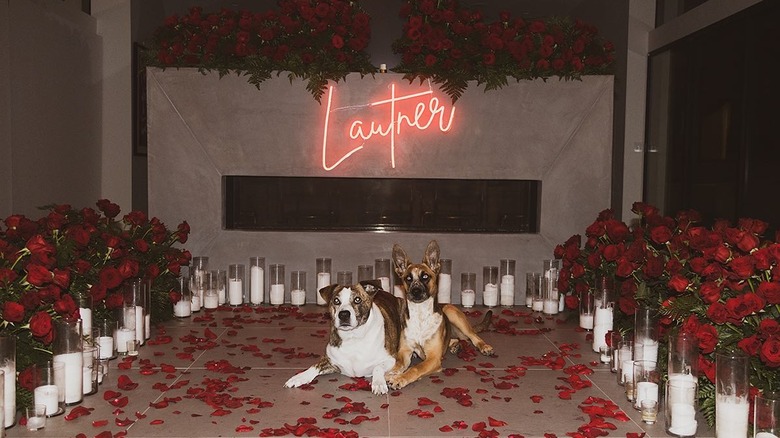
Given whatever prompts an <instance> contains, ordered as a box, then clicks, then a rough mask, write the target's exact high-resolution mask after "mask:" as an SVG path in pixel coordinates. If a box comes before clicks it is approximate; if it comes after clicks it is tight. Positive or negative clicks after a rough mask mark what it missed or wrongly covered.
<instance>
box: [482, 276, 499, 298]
mask: <svg viewBox="0 0 780 438" xmlns="http://www.w3.org/2000/svg"><path fill="white" fill-rule="evenodd" d="M482 304H484V305H485V306H487V307H495V306H497V305H498V266H485V267H483V268H482Z"/></svg>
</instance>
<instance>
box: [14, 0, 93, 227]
mask: <svg viewBox="0 0 780 438" xmlns="http://www.w3.org/2000/svg"><path fill="white" fill-rule="evenodd" d="M0 8H1V10H0V12H3V13H2V14H0V16H2V17H4V18H2V19H0V20H2V21H0V25H2V31H1V32H2V35H3V37H2V38H0V56H2V58H0V59H4V60H7V61H8V62H7V64H6V66H5V67H4V68H7V69H8V71H7V74H0V78H2V79H0V89H2V91H0V93H2V94H0V96H2V97H3V99H2V105H3V110H0V119H2V122H0V127H2V128H3V129H2V134H0V143H2V144H0V153H2V156H3V159H2V160H0V161H2V162H3V164H2V168H0V169H2V174H3V176H2V179H0V183H2V184H3V188H2V192H0V193H2V194H0V201H2V202H0V216H2V217H3V218H5V217H6V216H8V215H9V214H12V213H14V214H25V215H28V216H34V217H37V216H39V215H40V212H39V211H38V209H37V207H39V206H43V205H47V204H51V203H70V204H73V205H74V206H85V205H94V203H95V201H96V200H97V199H98V198H99V197H100V178H101V165H100V155H101V139H100V132H101V121H100V114H101V112H100V95H101V86H102V81H101V70H102V68H101V65H100V61H101V51H102V49H101V41H100V38H99V37H97V36H96V21H95V19H94V18H92V17H90V16H89V15H87V14H84V13H83V12H81V11H80V10H79V9H77V8H75V7H73V4H71V3H64V2H59V1H43V0H29V1H16V0H13V1H7V2H3V5H2V6H0Z"/></svg>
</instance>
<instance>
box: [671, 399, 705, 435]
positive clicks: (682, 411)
mask: <svg viewBox="0 0 780 438" xmlns="http://www.w3.org/2000/svg"><path fill="white" fill-rule="evenodd" d="M669 406H670V409H669V410H670V411H671V417H672V421H671V423H672V424H671V426H669V432H671V433H673V434H675V435H680V436H694V435H696V427H697V426H698V422H697V421H696V409H695V408H694V407H693V405H692V404H688V403H671V404H670V405H669Z"/></svg>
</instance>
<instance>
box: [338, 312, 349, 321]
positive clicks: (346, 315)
mask: <svg viewBox="0 0 780 438" xmlns="http://www.w3.org/2000/svg"><path fill="white" fill-rule="evenodd" d="M349 319H350V314H349V310H342V311H340V312H339V320H340V321H349Z"/></svg>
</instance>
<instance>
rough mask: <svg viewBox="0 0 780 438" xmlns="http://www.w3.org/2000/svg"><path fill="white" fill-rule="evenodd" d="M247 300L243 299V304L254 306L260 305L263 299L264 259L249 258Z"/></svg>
mask: <svg viewBox="0 0 780 438" xmlns="http://www.w3.org/2000/svg"><path fill="white" fill-rule="evenodd" d="M244 298H247V297H244ZM248 298H249V299H248V300H247V299H244V302H246V303H250V304H252V305H255V306H259V305H260V304H262V303H263V300H264V299H265V257H250V258H249V297H248Z"/></svg>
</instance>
